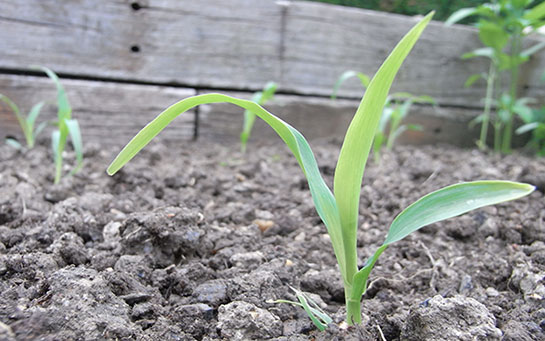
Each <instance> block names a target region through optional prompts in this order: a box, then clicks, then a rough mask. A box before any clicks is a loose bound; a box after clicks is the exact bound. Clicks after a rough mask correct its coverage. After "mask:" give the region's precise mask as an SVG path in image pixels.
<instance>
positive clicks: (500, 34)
mask: <svg viewBox="0 0 545 341" xmlns="http://www.w3.org/2000/svg"><path fill="white" fill-rule="evenodd" d="M478 27H479V38H480V39H481V41H482V42H483V44H485V45H486V46H490V47H492V48H494V49H496V50H501V49H503V48H504V47H505V45H506V44H507V42H508V41H509V34H508V33H507V32H505V31H504V30H503V28H502V27H501V26H499V25H497V24H495V23H493V22H491V21H484V20H481V21H480V22H479V25H478Z"/></svg>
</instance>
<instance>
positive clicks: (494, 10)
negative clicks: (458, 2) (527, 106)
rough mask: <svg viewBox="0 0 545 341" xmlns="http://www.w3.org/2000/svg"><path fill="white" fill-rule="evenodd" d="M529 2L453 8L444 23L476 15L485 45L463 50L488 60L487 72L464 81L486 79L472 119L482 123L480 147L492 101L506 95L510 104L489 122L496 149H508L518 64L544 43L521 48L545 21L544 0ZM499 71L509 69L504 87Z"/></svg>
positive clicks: (506, 1)
mask: <svg viewBox="0 0 545 341" xmlns="http://www.w3.org/2000/svg"><path fill="white" fill-rule="evenodd" d="M532 3H533V1H532V0H498V1H493V2H490V3H485V4H483V5H480V6H478V7H471V8H462V9H460V10H458V11H456V12H454V13H453V14H452V15H451V16H450V17H449V18H448V19H447V21H446V22H445V24H446V25H451V24H453V23H456V22H458V21H460V20H462V19H465V18H467V17H470V16H478V17H479V21H478V23H477V24H476V26H477V28H478V29H479V39H480V40H481V42H482V43H483V45H484V46H485V47H484V48H479V49H477V50H475V51H472V52H469V53H466V54H464V55H463V56H462V58H464V59H469V58H475V57H486V58H488V59H489V62H490V65H489V68H488V72H486V73H479V74H474V75H471V76H469V78H468V79H467V81H466V83H465V86H471V85H472V84H473V83H475V82H476V81H478V80H479V79H484V80H485V81H486V95H485V99H484V110H483V113H482V115H480V116H479V117H477V119H476V120H475V121H474V123H475V122H477V123H481V133H480V137H479V140H478V142H477V145H478V146H479V148H481V149H485V148H486V138H487V135H488V126H489V124H490V123H491V121H492V120H491V118H492V117H491V110H492V105H493V104H494V102H498V101H500V100H505V99H506V98H507V97H508V98H509V103H510V104H509V106H508V107H503V108H502V110H504V111H503V112H502V113H501V114H502V115H503V116H500V113H498V115H496V117H495V118H494V120H495V121H494V122H492V125H493V126H494V149H495V151H497V152H502V153H509V152H510V151H511V139H512V135H513V120H514V117H515V115H516V114H517V112H516V111H515V110H516V107H515V104H516V103H517V101H518V99H517V96H518V83H519V74H520V68H521V65H522V64H523V63H525V62H527V61H528V60H529V58H530V56H531V55H532V54H534V53H536V52H537V51H539V50H541V49H542V48H543V47H545V43H544V42H541V43H537V44H535V45H533V46H531V47H529V48H527V49H523V48H522V41H523V38H524V37H525V36H527V35H528V34H530V33H533V32H535V31H536V29H537V28H539V27H541V26H543V25H544V24H545V20H544V18H545V3H540V4H538V5H536V6H535V7H533V8H529V6H530V5H531V4H532ZM505 50H507V51H505ZM502 72H508V73H509V84H507V89H506V90H503V86H502V84H500V82H501V77H500V75H501V73H502Z"/></svg>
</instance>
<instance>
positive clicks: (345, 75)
mask: <svg viewBox="0 0 545 341" xmlns="http://www.w3.org/2000/svg"><path fill="white" fill-rule="evenodd" d="M352 77H358V78H359V80H360V82H361V85H363V87H364V88H366V87H368V86H369V76H367V75H366V74H364V73H362V72H358V71H352V70H348V71H345V72H343V73H342V74H341V76H340V77H339V79H337V81H336V82H335V85H334V86H333V93H332V94H331V99H335V98H337V93H338V92H339V88H340V87H341V85H342V84H343V83H344V82H346V81H347V80H348V79H350V78H352Z"/></svg>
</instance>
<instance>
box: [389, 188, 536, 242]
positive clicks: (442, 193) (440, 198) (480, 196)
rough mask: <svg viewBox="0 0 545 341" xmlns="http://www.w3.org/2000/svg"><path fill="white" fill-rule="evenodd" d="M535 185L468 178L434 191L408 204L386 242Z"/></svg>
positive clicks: (526, 191) (513, 196) (514, 196)
mask: <svg viewBox="0 0 545 341" xmlns="http://www.w3.org/2000/svg"><path fill="white" fill-rule="evenodd" d="M534 189H535V188H534V186H532V185H528V184H521V183H517V182H510V181H474V182H465V183H460V184H456V185H452V186H448V187H444V188H442V189H440V190H438V191H435V192H432V193H430V194H428V195H426V196H424V197H422V198H420V199H419V200H417V201H416V202H414V203H413V204H412V205H410V206H409V207H407V208H406V209H405V210H404V211H403V212H401V213H400V214H399V215H398V216H397V217H396V218H395V219H394V221H393V222H392V225H391V226H390V231H389V232H388V235H387V236H386V240H385V241H384V244H383V245H389V244H391V243H394V242H396V241H399V240H401V239H403V238H405V237H406V236H407V235H408V234H410V233H411V232H414V231H416V230H418V229H420V228H422V227H424V226H426V225H429V224H433V223H436V222H438V221H441V220H445V219H448V218H452V217H456V216H459V215H461V214H464V213H466V212H469V211H471V210H474V209H477V208H480V207H484V206H488V205H494V204H498V203H500V202H504V201H509V200H514V199H518V198H521V197H523V196H525V195H528V194H529V193H531V192H532V191H533V190H534Z"/></svg>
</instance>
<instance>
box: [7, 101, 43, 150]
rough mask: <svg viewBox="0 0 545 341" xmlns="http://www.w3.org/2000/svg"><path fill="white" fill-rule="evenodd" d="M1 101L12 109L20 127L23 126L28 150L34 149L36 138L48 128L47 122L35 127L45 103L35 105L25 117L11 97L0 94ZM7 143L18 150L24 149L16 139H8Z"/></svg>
mask: <svg viewBox="0 0 545 341" xmlns="http://www.w3.org/2000/svg"><path fill="white" fill-rule="evenodd" d="M0 101H2V102H4V103H6V104H7V105H8V106H9V107H10V108H11V110H12V111H13V114H14V115H15V117H16V118H17V122H19V126H21V130H22V131H23V135H24V136H25V140H26V146H27V148H28V149H32V148H33V147H34V143H35V142H36V137H37V136H38V134H40V132H41V131H42V130H43V129H44V128H45V126H46V122H42V123H40V124H39V125H38V126H37V127H35V125H36V119H37V118H38V116H39V115H40V111H41V110H42V107H43V106H44V104H45V103H44V102H40V103H38V104H36V105H34V106H33V107H32V109H30V112H29V113H28V115H27V116H26V117H25V116H24V115H23V114H22V113H21V111H20V110H19V107H18V106H17V105H16V104H15V103H14V102H13V101H12V100H11V99H9V97H7V96H5V95H2V94H0ZM7 142H8V143H9V144H10V145H12V146H14V147H15V148H17V149H22V148H23V146H22V145H21V144H20V143H19V142H17V141H16V140H14V139H8V140H7Z"/></svg>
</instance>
